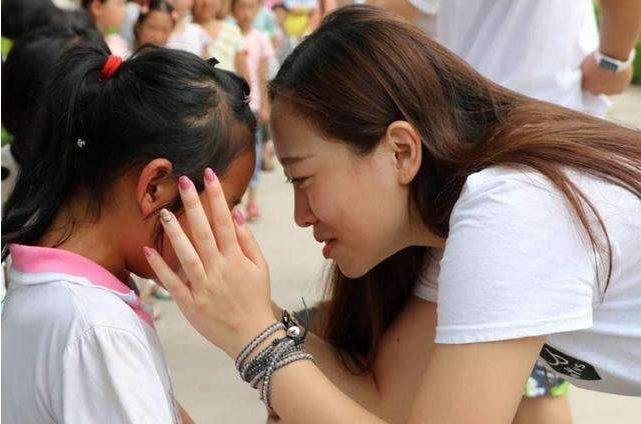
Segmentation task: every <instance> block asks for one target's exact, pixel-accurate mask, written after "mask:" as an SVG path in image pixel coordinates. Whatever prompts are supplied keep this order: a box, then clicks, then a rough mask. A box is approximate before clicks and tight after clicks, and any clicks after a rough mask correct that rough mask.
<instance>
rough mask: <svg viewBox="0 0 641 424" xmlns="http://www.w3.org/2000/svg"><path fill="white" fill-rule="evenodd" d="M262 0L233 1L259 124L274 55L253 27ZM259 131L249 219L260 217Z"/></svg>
mask: <svg viewBox="0 0 641 424" xmlns="http://www.w3.org/2000/svg"><path fill="white" fill-rule="evenodd" d="M259 7H260V0H232V14H233V16H234V18H235V19H236V22H238V26H239V27H240V30H241V31H242V33H243V37H244V43H245V50H246V52H247V70H248V75H249V85H250V88H251V91H250V93H251V94H250V98H249V106H250V107H251V109H252V111H253V112H254V113H255V114H256V117H257V118H258V123H259V124H266V123H267V122H268V121H269V98H268V95H267V73H268V70H269V63H270V60H272V59H273V57H274V49H273V47H272V45H271V42H270V41H269V38H268V37H267V36H266V35H265V34H263V33H262V32H260V31H258V30H257V29H256V28H254V19H255V18H256V15H257V14H258V10H259ZM260 126H261V125H259V130H258V131H257V132H256V158H257V159H256V168H255V171H254V176H253V177H252V181H251V183H250V185H249V190H248V199H247V220H248V221H252V220H255V219H257V218H259V217H260V209H259V207H258V203H257V199H256V197H257V190H258V182H259V178H260V170H261V160H260V158H261V157H262V141H263V132H262V130H261V128H260Z"/></svg>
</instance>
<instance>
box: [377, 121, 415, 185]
mask: <svg viewBox="0 0 641 424" xmlns="http://www.w3.org/2000/svg"><path fill="white" fill-rule="evenodd" d="M384 143H387V147H388V149H389V151H390V153H391V154H392V155H393V158H392V160H393V161H394V167H395V168H396V175H397V178H398V182H399V183H400V184H402V185H407V184H409V183H411V182H412V181H413V180H414V177H416V174H417V173H418V171H419V169H420V168H421V161H422V153H423V149H422V143H421V137H420V136H419V134H418V132H417V131H416V130H415V129H414V127H413V126H412V125H411V124H410V123H409V122H406V121H395V122H392V123H391V124H390V125H389V126H388V127H387V131H386V133H385V138H384Z"/></svg>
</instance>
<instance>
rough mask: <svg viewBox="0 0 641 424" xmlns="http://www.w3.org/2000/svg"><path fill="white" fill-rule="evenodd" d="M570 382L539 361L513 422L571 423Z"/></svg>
mask: <svg viewBox="0 0 641 424" xmlns="http://www.w3.org/2000/svg"><path fill="white" fill-rule="evenodd" d="M569 384H570V383H568V382H567V381H565V380H563V378H561V377H559V376H558V375H556V374H554V373H552V372H550V371H547V370H546V369H545V367H544V366H543V365H542V364H539V363H537V364H536V365H535V366H534V369H533V370H532V374H531V376H530V378H528V381H527V383H526V387H525V394H524V396H523V398H522V400H521V404H520V405H519V409H518V410H517V412H516V415H515V416H514V420H513V424H571V423H572V412H571V410H570V404H569V402H568V397H567V392H568V388H569Z"/></svg>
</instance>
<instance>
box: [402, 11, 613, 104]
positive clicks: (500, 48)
mask: <svg viewBox="0 0 641 424" xmlns="http://www.w3.org/2000/svg"><path fill="white" fill-rule="evenodd" d="M410 1H411V2H412V3H413V4H414V5H415V6H416V7H418V8H419V9H421V10H423V11H424V12H425V13H428V14H430V13H436V15H437V16H436V20H437V29H436V39H437V40H438V41H439V42H440V43H441V44H443V45H444V46H446V47H447V48H449V49H450V50H452V51H453V52H454V53H456V54H457V55H458V56H460V57H461V58H463V59H464V60H465V61H467V62H468V63H469V64H470V65H471V66H472V67H473V68H474V69H476V70H477V71H479V72H480V73H481V74H482V75H484V76H485V77H487V78H489V79H491V80H492V81H494V82H496V83H497V84H500V85H503V86H505V87H507V88H510V89H512V90H514V91H517V92H519V93H523V94H525V95H526V96H530V97H534V98H537V99H540V100H544V101H548V102H552V103H555V104H559V105H561V106H565V107H569V108H571V109H575V110H579V111H582V112H586V113H590V114H593V115H599V116H602V115H604V114H605V112H606V111H607V109H608V107H609V106H610V102H609V101H608V100H607V97H605V96H594V95H592V94H590V93H589V92H587V91H583V90H582V89H581V79H582V73H581V63H582V62H583V60H584V59H585V57H586V56H588V55H589V54H591V53H592V52H593V51H594V50H596V49H597V48H598V45H599V32H598V29H597V25H596V18H595V15H594V5H593V2H592V0H546V1H540V0H519V1H513V0H447V1H438V0H410Z"/></svg>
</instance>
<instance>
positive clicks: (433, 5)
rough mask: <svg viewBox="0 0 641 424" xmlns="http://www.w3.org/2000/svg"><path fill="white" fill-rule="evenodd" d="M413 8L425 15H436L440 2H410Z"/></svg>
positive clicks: (429, 0)
mask: <svg viewBox="0 0 641 424" xmlns="http://www.w3.org/2000/svg"><path fill="white" fill-rule="evenodd" d="M409 2H410V3H412V6H414V7H415V8H417V9H418V10H420V11H421V12H423V13H426V14H428V15H434V14H435V13H436V12H438V6H439V0H409Z"/></svg>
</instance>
